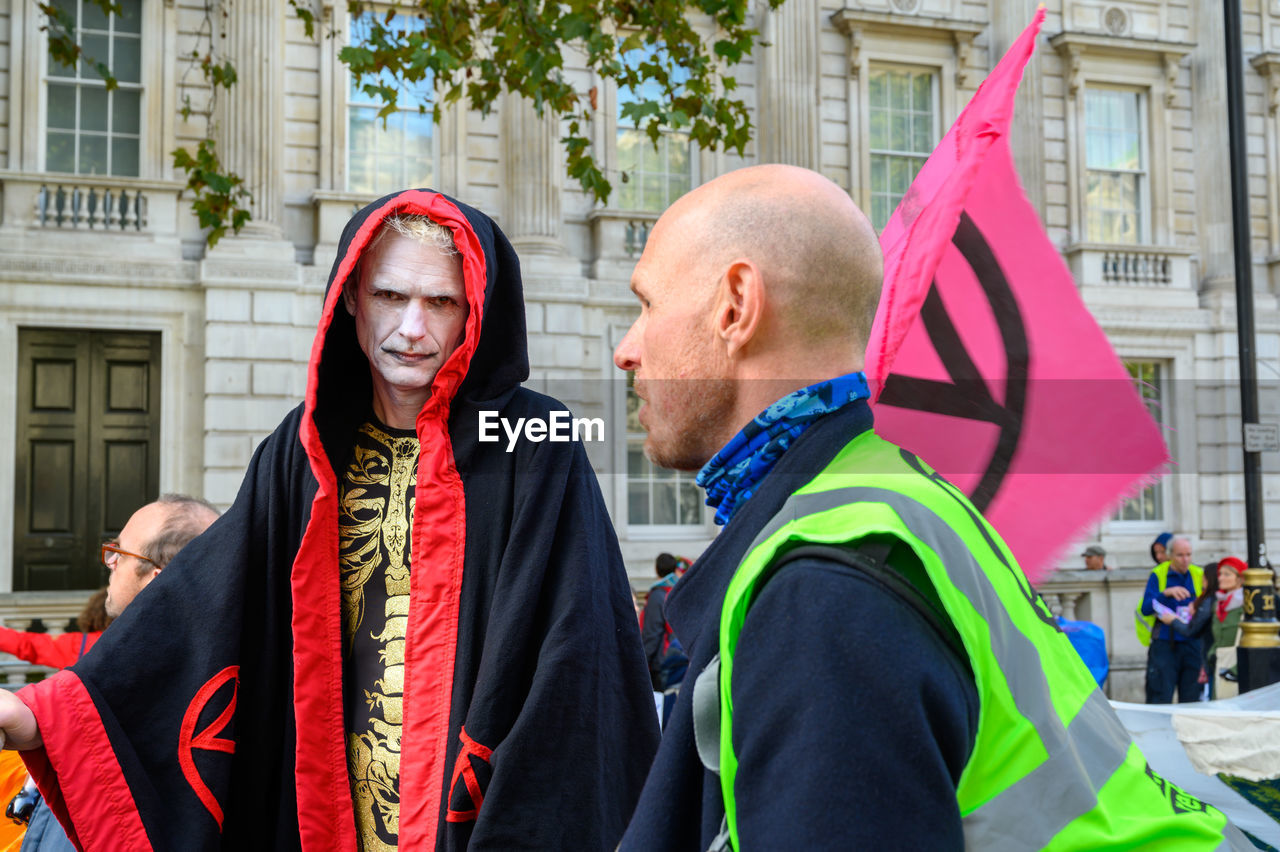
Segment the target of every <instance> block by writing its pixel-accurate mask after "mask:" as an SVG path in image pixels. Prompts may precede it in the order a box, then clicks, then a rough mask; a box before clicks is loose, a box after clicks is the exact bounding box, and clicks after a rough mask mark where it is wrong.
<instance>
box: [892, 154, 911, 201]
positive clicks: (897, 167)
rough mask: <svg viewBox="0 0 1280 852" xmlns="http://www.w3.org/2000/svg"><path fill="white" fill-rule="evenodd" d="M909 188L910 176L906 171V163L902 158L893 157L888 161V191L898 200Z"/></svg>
mask: <svg viewBox="0 0 1280 852" xmlns="http://www.w3.org/2000/svg"><path fill="white" fill-rule="evenodd" d="M909 186H911V175H910V173H909V172H908V171H907V161H906V160H905V159H903V158H902V157H894V158H893V159H891V160H890V161H889V191H890V192H892V193H893V194H894V195H896V196H898V198H899V199H901V198H902V196H903V195H905V194H906V192H907V187H909Z"/></svg>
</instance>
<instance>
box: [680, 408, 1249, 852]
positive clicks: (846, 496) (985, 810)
mask: <svg viewBox="0 0 1280 852" xmlns="http://www.w3.org/2000/svg"><path fill="white" fill-rule="evenodd" d="M885 534H887V535H891V536H895V537H897V538H899V539H901V540H902V541H903V542H905V543H907V544H908V545H909V546H910V547H911V549H912V550H913V551H914V552H915V555H916V556H917V557H918V558H919V560H920V561H921V562H922V563H923V565H924V568H925V570H926V571H927V572H928V576H929V579H930V580H931V581H932V583H933V585H934V587H935V589H936V592H937V595H938V598H939V600H940V602H941V604H942V606H943V608H944V609H945V610H946V612H947V614H948V616H949V617H950V619H951V621H952V624H953V625H954V627H955V629H956V631H957V632H958V633H959V634H960V639H961V641H962V643H963V645H964V650H965V652H966V653H967V654H968V658H969V663H970V665H971V667H972V669H973V674H974V680H975V683H976V686H977V692H978V697H979V701H980V709H979V714H978V732H977V735H976V737H975V739H974V745H973V751H972V753H971V754H970V756H969V761H968V763H967V764H966V765H965V768H964V772H963V773H962V774H961V777H960V783H959V785H958V786H957V788H956V798H957V800H958V804H959V809H960V814H961V816H962V817H963V824H964V835H965V845H966V846H967V847H968V848H969V849H974V850H982V852H1026V850H1033V849H1055V850H1098V849H1137V848H1144V849H1148V848H1149V849H1157V848H1158V849H1160V850H1169V851H1170V852H1172V850H1207V849H1224V850H1228V849H1240V850H1244V849H1252V848H1253V847H1252V845H1251V844H1250V843H1249V842H1248V840H1247V839H1246V838H1245V837H1244V835H1243V833H1242V832H1240V831H1239V830H1238V829H1237V828H1235V827H1234V826H1232V825H1230V824H1229V823H1228V822H1227V820H1226V817H1225V816H1223V814H1222V812H1221V811H1219V810H1217V809H1216V808H1214V807H1212V806H1209V805H1206V804H1204V803H1203V802H1200V801H1199V800H1197V799H1195V798H1193V797H1191V796H1189V795H1187V794H1186V793H1184V792H1183V791H1182V790H1179V789H1178V788H1176V787H1175V786H1174V785H1172V784H1170V783H1169V782H1167V781H1165V780H1164V779H1163V778H1161V777H1160V776H1159V775H1157V774H1156V773H1155V772H1153V771H1152V770H1151V768H1150V767H1149V766H1148V765H1147V762H1146V760H1145V758H1144V757H1143V755H1142V753H1141V752H1140V751H1139V750H1138V747H1137V745H1135V744H1134V742H1133V741H1132V739H1131V738H1130V737H1129V734H1128V732H1127V731H1126V730H1125V729H1124V726H1123V725H1122V724H1121V723H1120V720H1119V719H1118V718H1117V716H1116V714H1115V712H1114V711H1113V710H1112V709H1111V705H1110V704H1109V703H1108V702H1107V699H1106V698H1105V697H1104V696H1103V694H1102V693H1101V692H1100V691H1099V690H1098V688H1097V685H1096V684H1095V683H1094V680H1093V677H1092V675H1090V674H1089V670H1088V669H1087V668H1086V667H1085V665H1084V663H1083V662H1082V661H1081V660H1080V658H1079V656H1077V654H1076V652H1075V650H1074V649H1073V648H1072V646H1071V643H1070V641H1069V640H1068V639H1067V637H1066V636H1065V635H1064V634H1063V633H1062V632H1061V630H1059V629H1058V627H1057V625H1056V622H1055V621H1054V619H1053V616H1052V614H1051V613H1050V612H1049V611H1048V608H1047V607H1046V606H1045V604H1044V602H1043V601H1042V600H1041V599H1040V597H1039V595H1038V594H1037V593H1036V592H1035V591H1034V590H1033V589H1032V588H1031V585H1030V584H1029V583H1028V582H1027V579H1026V577H1025V576H1024V575H1023V573H1022V571H1021V569H1020V568H1019V567H1018V565H1017V563H1016V562H1015V561H1014V558H1013V556H1012V555H1011V554H1010V552H1009V549H1008V548H1007V547H1006V546H1005V544H1004V542H1003V541H1001V540H1000V537H999V536H998V535H997V534H996V533H995V531H994V530H992V528H991V527H990V526H989V525H988V524H987V522H986V521H985V520H983V518H982V516H981V515H979V514H978V511H977V510H976V509H975V508H974V507H973V505H972V504H971V503H970V502H969V500H968V499H967V498H966V497H965V496H964V494H963V493H962V492H961V491H959V490H958V489H957V488H955V486H953V485H951V484H950V483H948V482H947V481H946V480H944V479H943V478H942V477H941V476H939V475H938V474H936V473H934V472H933V470H931V469H930V468H929V467H928V466H927V465H925V464H924V463H923V462H921V461H920V460H919V459H917V458H916V457H915V456H913V455H911V454H910V453H908V452H906V451H905V450H901V449H899V448H898V447H895V446H894V445H892V444H889V443H887V442H885V441H883V440H881V439H880V438H879V437H878V436H876V435H875V434H874V433H873V432H870V431H868V432H864V433H863V434H861V435H859V436H858V437H857V438H855V439H854V440H852V441H851V442H850V443H849V444H848V445H847V446H845V447H844V449H842V450H841V451H840V453H839V454H838V455H837V456H836V457H835V459H833V460H832V462H831V463H830V464H829V465H828V466H827V468H826V469H825V470H824V471H822V472H821V473H819V474H818V475H817V476H816V477H815V478H814V479H813V480H812V481H810V482H809V483H808V484H806V485H805V486H804V487H802V488H801V489H800V490H798V491H797V492H795V493H794V494H792V495H791V497H790V498H789V499H788V500H787V502H786V503H785V504H784V505H783V507H782V508H781V510H779V512H778V513H777V514H776V515H775V516H774V518H773V519H772V520H771V521H770V522H769V523H768V524H766V525H765V527H764V528H763V529H762V530H761V531H760V533H759V535H758V536H757V537H756V540H755V541H754V542H753V544H752V546H751V548H750V549H749V550H748V551H747V554H746V555H745V556H744V557H743V559H742V562H741V564H740V565H739V566H738V569H737V571H736V573H735V574H734V576H733V579H732V580H731V581H730V583H729V587H728V590H727V591H726V593H725V599H724V606H723V608H722V610H721V615H720V637H719V638H720V646H719V648H720V653H719V654H718V655H717V657H716V658H714V659H713V660H712V662H711V664H710V665H708V667H707V669H706V670H704V672H703V673H702V674H701V675H700V676H699V677H698V679H697V681H696V682H695V684H694V695H693V713H694V729H695V739H696V741H697V745H698V752H699V755H700V756H701V757H702V759H703V762H704V763H705V764H706V765H707V767H708V769H710V770H712V771H719V773H720V783H721V791H722V794H723V798H724V806H725V821H724V824H723V828H722V831H721V835H720V837H718V838H716V842H715V843H713V844H712V846H711V848H712V849H725V848H730V847H731V848H733V849H741V848H742V847H741V845H740V843H739V837H738V821H737V806H736V803H735V800H734V781H735V779H736V778H737V776H738V773H739V772H740V771H742V772H748V771H750V767H740V766H739V765H738V760H737V757H736V756H735V755H734V752H733V731H732V728H733V696H732V693H731V690H730V684H731V683H732V679H733V667H734V656H733V654H734V647H735V646H736V645H737V641H738V635H739V633H740V632H741V630H742V624H743V621H744V620H745V618H746V615H747V609H748V607H749V606H750V603H751V601H752V599H753V598H754V597H755V595H756V594H757V593H758V591H759V589H760V587H761V586H762V583H761V582H760V581H761V579H762V575H764V576H765V577H766V578H767V576H768V575H767V574H766V570H767V569H768V567H769V565H770V562H771V561H772V560H774V558H775V556H777V555H779V554H780V552H783V551H786V550H788V549H790V548H793V547H796V546H799V545H804V544H815V545H832V546H842V545H847V544H850V543H852V542H856V541H857V540H858V539H861V538H863V537H866V536H870V535H885ZM848 688H849V689H856V688H857V685H856V684H849V685H848ZM708 695H710V696H711V700H710V701H708V700H707V696H708ZM717 699H718V700H717ZM708 707H709V708H710V710H709V712H708V710H707V708H708ZM854 721H856V720H851V722H854ZM849 757H850V759H851V760H852V759H854V756H853V755H850V756H849ZM897 771H900V772H911V771H912V767H910V766H903V767H899V768H898V770H897ZM848 818H849V820H850V822H851V823H852V821H854V820H857V819H858V818H859V815H858V814H857V813H850V814H849V815H848ZM748 852H753V851H752V850H748Z"/></svg>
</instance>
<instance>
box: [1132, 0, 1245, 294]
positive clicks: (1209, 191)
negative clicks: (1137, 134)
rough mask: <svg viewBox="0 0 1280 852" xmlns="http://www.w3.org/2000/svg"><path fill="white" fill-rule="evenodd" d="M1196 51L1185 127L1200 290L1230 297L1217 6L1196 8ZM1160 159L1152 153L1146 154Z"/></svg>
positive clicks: (1232, 273)
mask: <svg viewBox="0 0 1280 852" xmlns="http://www.w3.org/2000/svg"><path fill="white" fill-rule="evenodd" d="M1193 14H1194V15H1196V17H1197V20H1196V25H1197V26H1196V30H1195V32H1196V46H1195V49H1194V50H1193V51H1192V53H1191V98H1192V102H1191V125H1192V128H1193V130H1192V134H1193V140H1194V141H1193V144H1194V146H1195V151H1196V154H1197V157H1196V165H1195V181H1196V202H1195V207H1196V214H1197V215H1196V219H1197V231H1198V234H1197V236H1198V237H1199V243H1200V280H1199V281H1198V282H1196V284H1197V286H1198V287H1199V288H1200V289H1203V290H1227V291H1234V288H1235V279H1236V270H1235V249H1234V247H1233V245H1232V242H1231V174H1230V170H1229V167H1228V160H1227V152H1228V151H1230V150H1231V148H1230V143H1229V140H1228V134H1227V67H1226V62H1224V61H1223V59H1222V57H1223V55H1224V54H1225V52H1226V34H1225V33H1224V32H1223V27H1224V26H1225V23H1224V22H1223V18H1222V6H1221V4H1218V3H1200V4H1197V6H1196V10H1195V11H1193ZM1152 153H1153V155H1154V156H1160V154H1159V153H1158V152H1152Z"/></svg>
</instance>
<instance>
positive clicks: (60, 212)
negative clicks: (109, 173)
mask: <svg viewBox="0 0 1280 852" xmlns="http://www.w3.org/2000/svg"><path fill="white" fill-rule="evenodd" d="M32 221H33V222H34V223H35V224H36V225H37V226H38V227H41V228H72V229H76V228H88V229H90V230H93V229H99V230H102V229H106V230H112V231H114V230H121V231H141V230H142V229H143V228H145V227H146V225H147V196H146V195H144V194H143V193H142V191H141V190H134V191H133V192H132V193H130V192H129V190H128V188H125V187H120V188H117V187H112V186H95V185H93V184H80V183H78V182H68V183H54V184H52V185H50V184H41V186H40V191H39V192H37V193H36V198H35V207H34V210H33V211H32Z"/></svg>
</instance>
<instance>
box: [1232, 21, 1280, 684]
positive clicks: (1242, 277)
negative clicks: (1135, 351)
mask: <svg viewBox="0 0 1280 852" xmlns="http://www.w3.org/2000/svg"><path fill="white" fill-rule="evenodd" d="M1222 8H1223V13H1224V15H1225V16H1226V22H1225V23H1226V54H1227V127H1228V132H1229V138H1230V150H1231V219H1232V233H1233V244H1234V248H1235V279H1236V339H1237V341H1238V345H1239V351H1240V419H1241V421H1242V424H1252V423H1257V422H1258V372H1257V358H1256V354H1255V351H1254V329H1253V255H1252V251H1251V246H1250V235H1249V188H1248V176H1247V173H1246V169H1247V165H1246V160H1245V128H1244V74H1243V69H1244V49H1243V45H1242V42H1241V34H1240V0H1225V2H1224V3H1223V4H1222ZM1242 432H1243V426H1242ZM1244 505H1245V533H1246V537H1247V540H1248V555H1247V557H1246V561H1247V562H1248V563H1249V570H1248V571H1246V572H1245V575H1244V619H1243V621H1242V622H1241V637H1240V649H1239V678H1240V690H1241V691H1242V692H1244V691H1247V690H1250V689H1257V688H1258V687H1261V686H1266V685H1267V684H1271V683H1275V682H1277V681H1280V637H1278V636H1277V629H1280V623H1277V621H1276V603H1275V601H1276V587H1275V575H1274V574H1273V572H1272V571H1271V564H1270V562H1269V560H1268V559H1267V546H1266V542H1265V541H1264V540H1263V536H1264V533H1265V530H1266V527H1265V526H1264V524H1263V515H1262V508H1263V507H1262V466H1261V458H1260V456H1259V453H1258V452H1250V448H1249V446H1248V442H1247V441H1246V442H1245V447H1244Z"/></svg>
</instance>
